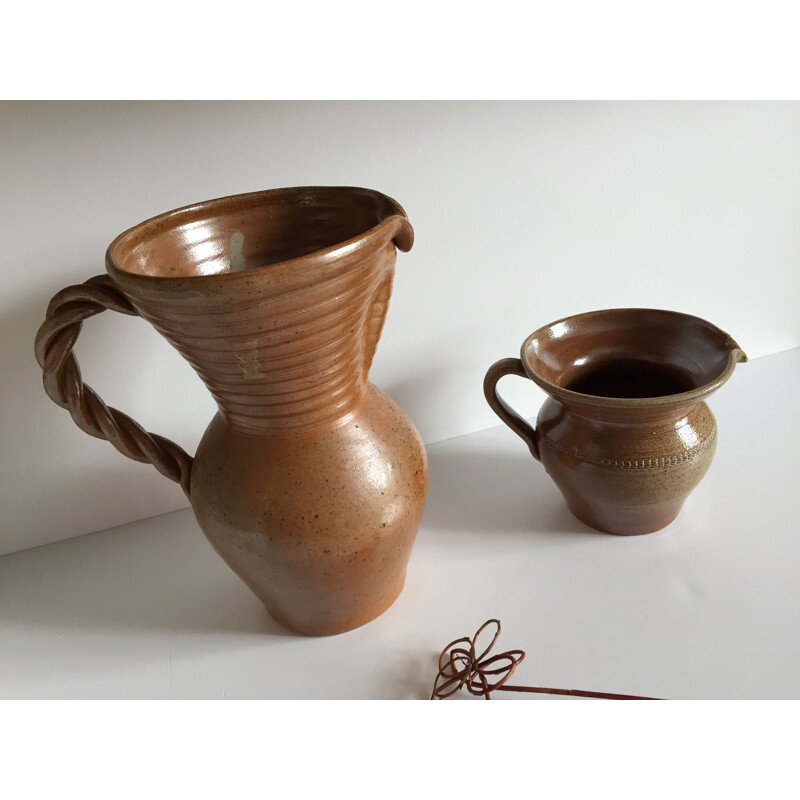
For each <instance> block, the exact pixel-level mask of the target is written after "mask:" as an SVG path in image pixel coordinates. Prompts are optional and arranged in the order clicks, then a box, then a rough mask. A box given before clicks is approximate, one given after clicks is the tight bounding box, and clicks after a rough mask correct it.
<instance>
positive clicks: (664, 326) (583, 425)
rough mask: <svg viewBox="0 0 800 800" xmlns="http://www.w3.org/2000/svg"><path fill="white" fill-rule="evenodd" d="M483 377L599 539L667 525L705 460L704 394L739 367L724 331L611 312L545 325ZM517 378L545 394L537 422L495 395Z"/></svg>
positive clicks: (709, 435)
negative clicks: (500, 384)
mask: <svg viewBox="0 0 800 800" xmlns="http://www.w3.org/2000/svg"><path fill="white" fill-rule="evenodd" d="M520 355H521V358H506V359H503V360H501V361H498V362H497V363H495V364H493V365H492V366H491V367H490V369H489V371H488V372H487V373H486V378H485V380H484V385H483V388H484V394H485V395H486V399H487V401H488V403H489V405H490V406H491V407H492V409H493V410H494V412H495V413H496V414H497V415H498V416H499V417H500V419H501V420H503V422H505V424H506V425H508V426H509V427H510V428H511V429H512V430H513V431H514V432H515V433H516V434H517V435H519V436H520V437H521V438H522V439H523V441H524V442H525V443H526V444H527V445H528V447H529V449H530V451H531V454H532V455H533V456H534V458H536V459H537V460H539V461H541V462H542V464H543V465H544V468H545V470H547V473H548V474H549V475H550V477H551V478H552V479H553V480H554V481H555V483H556V485H557V486H558V488H559V489H560V490H561V493H562V494H563V495H564V498H565V500H566V501H567V505H568V506H569V508H570V510H571V511H572V512H573V514H575V516H576V517H578V519H580V520H582V521H583V522H585V523H586V524H587V525H590V526H591V527H593V528H596V529H598V530H600V531H604V532H606V533H614V534H625V535H631V534H641V533H651V532H653V531H657V530H660V529H661V528H663V527H665V526H666V525H668V524H669V523H670V522H672V521H673V520H674V519H675V517H676V516H677V515H678V513H679V511H680V509H681V506H682V505H683V503H684V501H685V500H686V498H687V497H688V495H689V493H690V492H691V491H692V490H693V489H694V488H695V486H697V484H698V483H699V482H700V480H701V478H702V477H703V475H705V473H706V471H707V470H708V467H709V465H710V464H711V459H712V458H713V455H714V450H715V448H716V442H717V426H716V422H715V420H714V416H713V414H712V413H711V411H710V409H709V408H708V406H707V405H706V404H705V402H704V401H705V399H706V398H707V397H708V396H709V395H710V394H711V393H712V392H714V391H716V390H717V389H718V388H719V387H720V386H721V385H722V384H723V383H725V381H727V380H728V378H730V376H731V374H732V373H733V370H734V367H735V366H736V364H737V363H738V362H742V361H746V360H747V356H746V355H745V354H744V352H743V351H742V349H741V348H740V347H739V345H738V344H737V343H736V342H735V341H734V340H733V339H732V338H731V337H730V336H729V335H728V334H727V333H725V332H724V331H721V330H720V329H719V328H717V327H715V326H714V325H712V324H711V323H709V322H706V321H705V320H702V319H699V318H698V317H693V316H689V315H687V314H679V313H676V312H672V311H659V310H654V309H635V308H625V309H612V310H607V311H594V312H590V313H588V314H578V315H576V316H572V317H567V318H565V319H562V320H559V321H558V322H554V323H552V324H550V325H546V326H544V327H543V328H539V329H538V330H537V331H535V332H534V333H532V334H531V335H530V336H529V337H528V338H527V339H526V340H525V342H524V343H523V345H522V349H521V354H520ZM504 375H519V376H520V377H523V378H529V379H530V380H532V381H533V382H534V383H536V384H538V385H539V386H541V388H542V389H544V391H545V392H547V394H548V395H549V397H548V398H547V400H546V401H545V402H544V404H543V405H542V408H541V410H540V411H539V416H538V420H537V423H536V427H535V428H534V427H532V426H531V425H529V424H528V422H526V421H525V420H524V419H523V418H522V417H521V416H520V415H519V414H517V413H516V412H515V411H514V410H513V409H512V408H511V407H510V406H509V405H508V404H507V403H505V402H504V401H503V399H502V398H501V397H500V396H499V395H498V393H497V381H498V380H499V379H500V378H501V377H502V376H504Z"/></svg>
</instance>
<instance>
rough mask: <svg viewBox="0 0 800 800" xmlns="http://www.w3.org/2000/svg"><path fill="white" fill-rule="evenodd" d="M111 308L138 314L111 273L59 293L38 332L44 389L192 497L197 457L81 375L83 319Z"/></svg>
mask: <svg viewBox="0 0 800 800" xmlns="http://www.w3.org/2000/svg"><path fill="white" fill-rule="evenodd" d="M106 309H111V310H112V311H119V312H120V313H121V314H128V315H130V316H138V312H137V311H136V309H135V308H134V307H133V306H132V305H131V303H130V301H129V300H128V299H127V298H126V297H125V295H123V294H122V292H120V291H119V289H117V288H116V287H115V286H114V283H113V281H112V280H111V278H109V277H108V276H107V275H97V276H95V277H94V278H90V279H89V280H88V281H86V282H85V283H82V284H79V285H77V286H68V287H67V288H66V289H62V290H61V291H60V292H59V293H58V294H57V295H55V297H53V299H52V300H51V301H50V305H49V306H48V307H47V315H46V319H45V321H44V322H43V323H42V326H41V327H40V328H39V330H38V332H37V334H36V360H37V361H38V362H39V366H40V367H41V368H42V371H43V382H44V389H45V391H46V392H47V395H48V397H50V399H51V400H52V401H53V402H54V403H56V404H57V405H59V406H61V408H66V409H67V410H68V411H69V413H70V414H71V415H72V419H73V420H74V421H75V424H76V425H77V426H78V427H79V428H80V429H81V430H82V431H85V432H86V433H88V434H89V435H90V436H95V437H97V438H98V439H106V440H108V441H109V442H111V444H113V445H114V447H116V448H117V450H119V452H120V453H122V454H123V455H125V456H128V458H132V459H133V460H134V461H141V462H143V463H147V464H152V465H153V466H154V467H155V468H156V469H157V470H158V471H159V472H160V473H161V474H162V475H165V476H166V477H167V478H171V479H172V480H173V481H176V482H177V483H179V484H180V485H181V487H182V488H183V491H184V492H185V493H186V496H187V497H188V496H189V476H190V474H191V471H192V457H191V456H190V455H189V454H188V453H186V452H185V451H184V450H183V449H181V448H180V447H178V445H176V444H175V443H174V442H171V441H170V440H169V439H165V438H164V437H163V436H157V435H156V434H153V433H148V432H147V431H146V430H145V429H144V428H142V426H141V425H139V424H138V423H137V422H135V421H134V420H132V419H131V418H130V417H129V416H128V415H127V414H123V413H122V412H121V411H118V410H117V409H116V408H109V407H108V406H107V405H106V404H105V403H104V402H103V401H102V400H101V399H100V397H98V395H97V394H96V393H95V391H94V390H93V389H92V388H91V387H90V386H88V385H87V384H85V383H83V381H82V379H81V370H80V367H79V366H78V362H77V361H76V360H75V356H74V355H73V354H72V348H73V347H74V346H75V342H76V341H77V339H78V334H79V333H80V331H81V324H82V322H83V320H85V319H88V318H89V317H93V316H94V315H95V314H99V313H100V312H101V311H105V310H106Z"/></svg>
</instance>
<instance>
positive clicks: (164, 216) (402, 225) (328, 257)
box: [105, 186, 414, 285]
mask: <svg viewBox="0 0 800 800" xmlns="http://www.w3.org/2000/svg"><path fill="white" fill-rule="evenodd" d="M303 193H317V194H319V193H331V194H342V195H345V194H361V195H367V196H370V197H372V198H374V199H376V200H379V201H382V202H384V203H386V206H387V208H388V209H390V210H391V211H392V212H393V213H390V214H387V215H386V216H385V218H384V219H382V220H381V221H380V222H379V223H377V224H376V225H373V226H372V227H370V228H367V229H366V230H365V231H363V232H362V233H360V234H359V235H357V236H354V237H351V238H350V239H346V240H343V241H341V242H337V243H336V244H334V245H331V246H329V247H325V248H320V249H319V250H315V251H313V252H312V253H307V254H305V255H302V256H296V257H294V258H287V259H284V260H282V261H275V262H273V263H270V264H266V265H264V267H255V268H253V269H248V270H241V271H235V272H234V271H230V272H215V273H211V274H208V275H147V274H143V273H139V272H131V271H130V270H127V269H124V268H123V267H122V266H121V265H120V262H119V259H118V258H117V257H116V256H117V255H118V253H117V252H116V251H118V250H119V248H120V247H121V246H122V245H123V244H124V243H125V242H126V240H129V239H131V238H132V237H133V236H135V235H137V234H140V233H142V232H143V231H144V230H146V229H147V228H157V227H158V226H160V225H163V223H164V222H166V221H168V220H169V221H173V222H174V221H175V220H176V219H180V218H182V217H183V218H186V219H185V220H184V221H190V220H191V218H192V216H193V215H197V214H201V213H203V212H208V211H210V210H215V209H218V208H221V207H224V206H225V205H228V204H231V203H238V204H241V205H243V206H244V207H249V206H252V205H257V203H258V202H259V201H261V200H263V199H265V198H267V197H280V196H281V195H300V194H303ZM177 224H180V222H178V223H177ZM392 226H394V227H395V228H396V230H394V231H393V232H392V233H391V236H390V238H391V239H392V240H394V243H395V246H396V247H397V248H398V249H399V250H401V251H402V252H408V251H409V250H410V249H411V247H412V246H413V244H414V229H413V228H412V226H411V223H410V222H409V220H408V215H407V214H406V212H405V210H404V209H403V207H402V206H401V205H400V203H398V202H397V200H395V199H394V198H393V197H390V196H389V195H387V194H384V193H383V192H380V191H378V190H377V189H367V188H365V187H361V186H288V187H281V188H276V189H260V190H257V191H254V192H244V193H240V194H232V195H225V196H223V197H215V198H213V199H211V200H203V201H200V202H197V203H190V204H188V205H185V206H180V207H179V208H174V209H171V210H170V211H164V212H162V213H160V214H156V215H155V216H152V217H149V218H148V219H145V220H142V221H141V222H139V223H137V224H136V225H133V226H131V227H130V228H128V229H126V230H124V231H123V232H122V233H120V234H119V235H118V236H116V237H115V238H114V239H113V240H112V242H111V243H110V244H109V245H108V248H107V249H106V256H105V264H106V271H107V272H108V274H109V275H110V276H111V277H112V278H115V279H116V278H122V280H123V281H141V282H144V283H152V284H155V283H158V284H162V285H166V284H170V283H173V284H174V283H181V282H184V281H193V282H198V281H202V282H205V283H209V282H211V281H225V282H231V281H236V280H248V279H252V276H253V274H254V273H257V272H260V271H261V270H262V269H264V268H266V267H270V268H273V269H278V268H280V269H283V270H285V269H292V268H293V267H295V266H296V265H297V264H298V263H300V262H302V264H303V265H304V266H305V268H309V267H311V266H314V265H321V264H326V263H329V262H330V261H332V260H335V259H336V258H337V256H339V257H341V256H345V255H346V254H347V253H348V252H351V251H352V250H353V249H355V248H357V247H364V246H366V245H368V244H369V243H370V242H371V241H375V240H376V239H378V238H380V234H379V233H378V231H381V233H384V232H385V231H384V229H386V228H389V227H392Z"/></svg>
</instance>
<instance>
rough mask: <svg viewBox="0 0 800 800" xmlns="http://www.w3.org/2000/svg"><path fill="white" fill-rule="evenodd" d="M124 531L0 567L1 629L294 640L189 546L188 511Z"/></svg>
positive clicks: (11, 559) (194, 532)
mask: <svg viewBox="0 0 800 800" xmlns="http://www.w3.org/2000/svg"><path fill="white" fill-rule="evenodd" d="M128 528H129V526H123V527H121V528H118V529H115V530H113V531H108V532H104V533H101V534H97V535H90V536H83V537H79V538H77V539H73V540H70V541H68V542H64V543H57V544H55V545H51V546H49V547H48V548H36V549H33V550H28V551H25V552H22V553H17V554H13V555H11V556H7V557H5V558H4V559H2V561H0V607H2V609H3V617H4V622H5V625H6V626H9V625H10V626H13V627H14V628H16V629H17V630H18V632H20V633H22V632H23V631H22V630H21V629H50V630H52V631H53V632H60V633H61V634H62V635H63V634H64V633H68V632H70V633H75V634H81V633H91V634H93V635H96V634H98V633H100V634H101V635H102V633H103V632H106V633H108V634H111V635H137V634H154V633H155V634H159V633H164V634H167V633H180V634H182V635H187V634H188V635H192V634H195V635H202V636H204V637H207V636H208V635H210V634H217V633H221V634H230V635H239V636H241V635H242V634H253V635H254V636H258V637H262V636H263V635H264V634H265V633H268V634H273V635H276V636H294V635H295V634H293V633H292V632H291V631H289V630H288V629H287V628H284V627H283V626H282V625H280V624H279V623H277V622H275V621H274V620H273V619H272V618H271V617H270V616H269V614H268V613H267V611H266V609H265V608H264V607H263V605H262V604H261V603H260V602H259V601H258V599H257V598H256V597H254V596H253V595H252V594H251V593H250V591H249V590H248V589H247V587H246V586H244V584H242V583H241V581H240V580H239V578H238V577H237V576H236V575H234V574H233V573H232V572H231V571H230V570H229V569H228V568H227V567H226V566H225V564H224V563H223V562H222V561H221V560H220V558H219V556H217V554H216V553H215V552H214V551H213V550H212V548H211V546H210V545H207V544H205V543H204V545H203V546H198V542H197V541H196V539H197V538H198V537H199V538H201V539H202V533H201V532H200V530H199V529H198V528H197V525H196V523H195V521H194V518H193V517H192V516H191V514H189V513H188V512H177V513H174V514H167V515H164V516H163V517H158V518H155V519H153V520H151V521H150V524H149V525H148V529H147V530H146V531H145V532H140V531H136V535H132V533H133V532H132V531H130V530H128Z"/></svg>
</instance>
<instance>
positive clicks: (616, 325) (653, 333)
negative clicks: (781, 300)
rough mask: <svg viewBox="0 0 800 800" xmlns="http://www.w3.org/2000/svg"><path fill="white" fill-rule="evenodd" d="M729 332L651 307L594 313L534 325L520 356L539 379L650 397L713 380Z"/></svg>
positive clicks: (725, 356) (594, 391) (610, 394)
mask: <svg viewBox="0 0 800 800" xmlns="http://www.w3.org/2000/svg"><path fill="white" fill-rule="evenodd" d="M730 342H731V340H730V337H728V336H727V334H725V333H724V332H723V331H721V330H719V329H718V328H716V327H715V326H713V325H711V324H710V323H708V322H706V321H705V320H702V319H699V318H698V317H692V316H688V315H685V314H678V313H675V312H670V311H657V310H650V309H620V310H610V311H598V312H593V313H589V314H581V315H577V316H574V317H570V318H567V319H564V320H561V321H559V322H556V323H553V324H551V325H548V326H545V327H544V328H540V329H539V330H538V331H536V332H535V333H534V334H532V335H531V337H529V339H528V340H527V341H526V343H525V345H524V347H523V356H524V358H525V359H526V361H527V363H528V366H529V368H530V370H531V371H532V372H533V373H534V374H535V375H536V376H537V377H538V378H539V379H540V380H541V381H543V382H545V383H550V384H553V385H554V386H556V387H559V388H561V389H567V390H570V391H573V392H579V393H581V394H585V395H592V396H595V397H606V398H652V397H663V396H670V395H676V394H681V393H683V392H689V391H693V390H695V389H700V388H702V387H704V386H706V385H707V384H710V383H712V382H713V381H715V380H716V379H718V378H719V377H720V376H721V375H722V374H723V373H724V372H725V370H726V368H727V366H728V362H729V357H730V349H731V348H730Z"/></svg>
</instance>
